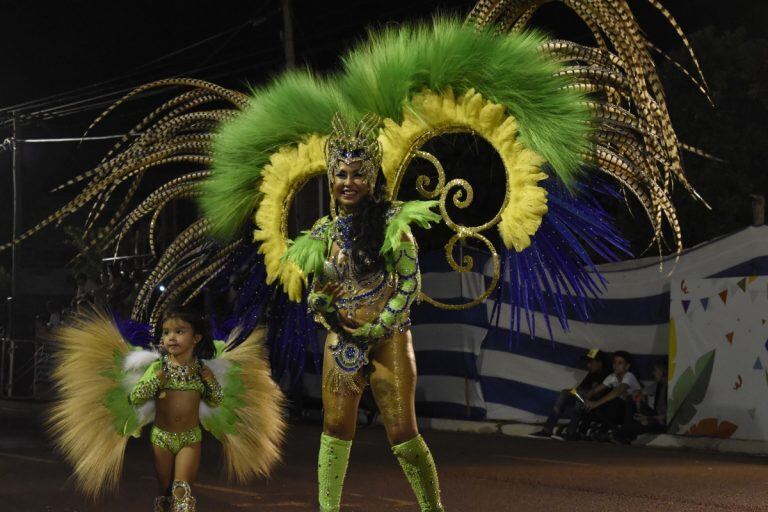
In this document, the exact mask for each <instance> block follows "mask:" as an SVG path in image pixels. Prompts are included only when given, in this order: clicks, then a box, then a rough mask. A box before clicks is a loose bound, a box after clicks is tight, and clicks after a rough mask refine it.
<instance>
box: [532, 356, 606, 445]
mask: <svg viewBox="0 0 768 512" xmlns="http://www.w3.org/2000/svg"><path fill="white" fill-rule="evenodd" d="M582 359H584V360H585V361H586V364H587V374H586V375H585V376H584V378H583V379H582V381H581V382H580V383H579V385H578V386H576V387H575V388H572V389H563V390H562V391H560V396H558V398H557V400H556V401H555V404H554V405H553V407H552V412H551V413H550V414H549V417H547V421H546V422H545V423H544V428H542V429H541V430H539V431H538V432H534V433H532V434H531V435H530V437H538V438H542V439H546V438H549V437H552V434H553V432H554V430H555V426H557V422H558V421H559V420H560V418H562V417H568V416H570V412H571V411H572V409H573V408H574V406H575V405H576V395H575V394H574V391H575V392H577V393H579V395H585V394H586V393H588V392H589V391H591V390H592V388H594V387H595V386H598V385H599V384H601V383H602V382H603V380H605V378H606V377H607V376H608V365H607V364H606V362H605V360H606V358H605V354H604V353H603V352H602V351H601V350H599V349H596V348H593V349H591V350H590V351H588V352H587V353H586V354H585V355H584V356H582Z"/></svg>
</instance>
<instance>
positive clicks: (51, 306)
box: [45, 300, 61, 330]
mask: <svg viewBox="0 0 768 512" xmlns="http://www.w3.org/2000/svg"><path fill="white" fill-rule="evenodd" d="M45 309H46V310H47V311H48V322H47V323H46V324H45V326H46V327H47V328H48V330H53V329H56V327H58V326H59V324H60V323H61V312H60V311H59V306H58V304H56V303H55V302H53V301H52V300H49V301H48V302H46V303H45Z"/></svg>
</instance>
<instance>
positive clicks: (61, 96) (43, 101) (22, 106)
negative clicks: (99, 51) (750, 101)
mask: <svg viewBox="0 0 768 512" xmlns="http://www.w3.org/2000/svg"><path fill="white" fill-rule="evenodd" d="M276 12H278V10H272V11H270V12H268V13H266V14H265V15H264V16H261V17H258V18H253V19H250V20H248V21H246V22H244V23H241V24H238V25H237V26H235V27H231V28H229V29H227V30H224V31H222V32H219V33H217V34H214V35H212V36H209V37H206V38H205V39H202V40H200V41H197V42H195V43H192V44H190V45H187V46H185V47H183V48H180V49H178V50H174V51H172V52H170V53H168V54H165V55H162V56H160V57H158V58H156V59H153V60H151V61H149V62H146V63H144V64H142V65H141V66H139V67H137V68H135V69H133V70H132V71H131V72H130V73H125V74H123V75H119V76H117V77H113V78H110V79H108V80H103V81H100V82H96V83H93V84H90V85H86V86H84V87H78V88H76V89H71V90H69V91H64V92H61V93H57V94H53V95H50V96H45V97H43V98H38V99H35V100H30V101H26V102H22V103H18V104H16V105H11V106H8V107H3V108H0V114H3V113H9V112H11V111H13V110H16V111H19V110H26V109H30V108H34V107H45V106H49V105H53V104H55V103H56V102H57V101H68V100H70V99H74V98H76V97H77V96H82V95H84V94H86V91H89V90H90V89H94V88H99V87H100V88H101V89H100V90H102V91H103V90H105V89H106V88H104V87H102V86H104V85H107V84H113V83H115V82H120V81H124V80H125V79H127V78H131V77H134V76H136V75H139V74H140V72H143V71H146V70H148V69H151V68H153V67H155V66H156V65H157V64H159V63H161V62H163V61H165V60H168V59H169V58H172V57H175V56H177V55H180V54H182V53H185V52H187V51H189V50H191V49H193V48H197V47H199V46H202V45H204V44H206V43H208V42H211V41H214V40H216V39H219V38H221V37H223V36H226V35H228V34H230V33H234V34H235V35H237V34H238V33H240V32H241V31H242V30H243V29H244V28H245V27H247V26H249V25H250V26H253V27H256V26H258V25H261V24H263V23H265V22H266V21H267V20H268V18H269V16H271V15H273V14H275V13H276ZM231 40H232V38H230V39H228V40H227V43H228V42H230V41H231ZM222 48H223V47H221V48H219V49H218V50H217V51H221V49H222ZM142 82H143V81H142ZM95 92H98V90H97V91H95Z"/></svg>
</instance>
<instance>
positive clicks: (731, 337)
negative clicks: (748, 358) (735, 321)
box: [725, 332, 733, 345]
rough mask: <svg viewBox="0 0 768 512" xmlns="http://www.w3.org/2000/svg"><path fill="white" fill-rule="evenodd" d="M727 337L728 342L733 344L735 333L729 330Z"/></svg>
mask: <svg viewBox="0 0 768 512" xmlns="http://www.w3.org/2000/svg"><path fill="white" fill-rule="evenodd" d="M725 338H726V339H727V340H728V343H730V344H731V345H733V333H732V332H729V333H728V334H726V335H725Z"/></svg>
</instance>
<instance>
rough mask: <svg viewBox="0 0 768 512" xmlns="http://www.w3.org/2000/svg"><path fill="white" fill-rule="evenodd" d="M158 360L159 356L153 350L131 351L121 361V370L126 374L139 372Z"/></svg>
mask: <svg viewBox="0 0 768 512" xmlns="http://www.w3.org/2000/svg"><path fill="white" fill-rule="evenodd" d="M159 358H160V354H159V353H158V352H156V351H154V350H133V351H131V352H130V353H129V354H128V355H127V356H125V361H123V370H124V371H126V372H134V371H141V372H142V373H143V372H144V370H146V369H147V366H149V365H150V364H152V363H153V362H154V361H156V360H157V359H159Z"/></svg>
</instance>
